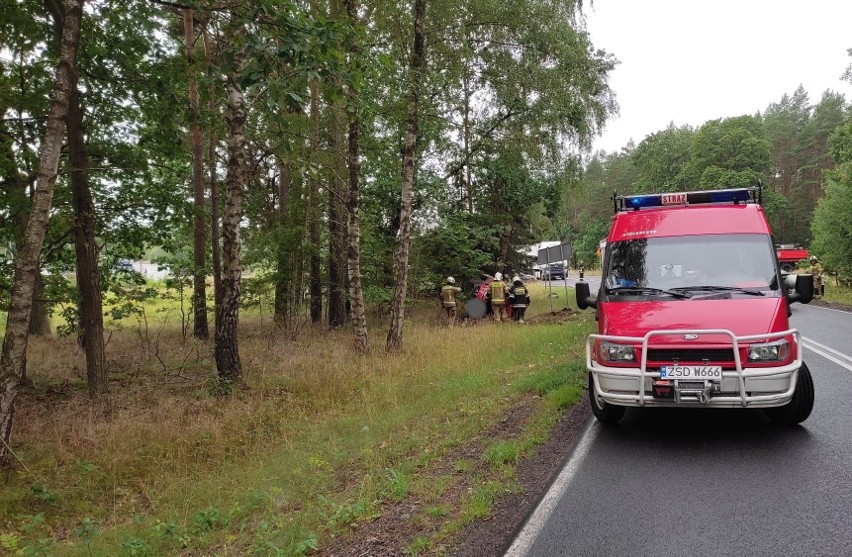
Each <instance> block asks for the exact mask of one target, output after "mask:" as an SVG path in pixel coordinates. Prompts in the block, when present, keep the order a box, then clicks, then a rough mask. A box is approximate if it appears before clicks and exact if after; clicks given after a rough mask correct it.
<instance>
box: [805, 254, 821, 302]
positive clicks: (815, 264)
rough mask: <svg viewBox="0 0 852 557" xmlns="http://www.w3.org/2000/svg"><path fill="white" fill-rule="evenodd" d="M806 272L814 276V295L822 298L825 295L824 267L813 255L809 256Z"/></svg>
mask: <svg viewBox="0 0 852 557" xmlns="http://www.w3.org/2000/svg"><path fill="white" fill-rule="evenodd" d="M808 272H809V273H810V274H812V275H813V276H814V297H815V298H817V299H819V298H822V297H823V296H825V279H824V277H823V272H824V269H823V268H822V264H821V263H820V262H819V259H817V258H816V256H815V255H812V256H811V266H810V267H808Z"/></svg>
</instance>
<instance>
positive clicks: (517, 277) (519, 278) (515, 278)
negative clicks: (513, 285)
mask: <svg viewBox="0 0 852 557" xmlns="http://www.w3.org/2000/svg"><path fill="white" fill-rule="evenodd" d="M519 280H521V277H519V276H518V275H515V276H513V277H512V282H518V281H519Z"/></svg>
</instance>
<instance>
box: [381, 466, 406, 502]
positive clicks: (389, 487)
mask: <svg viewBox="0 0 852 557" xmlns="http://www.w3.org/2000/svg"><path fill="white" fill-rule="evenodd" d="M386 471H387V478H386V480H385V488H384V492H383V495H384V496H385V497H388V498H390V499H392V500H394V501H402V500H403V499H405V498H406V497H407V496H408V491H409V482H408V476H407V475H406V473H405V472H403V471H401V470H397V469H394V468H388V469H387V470H386Z"/></svg>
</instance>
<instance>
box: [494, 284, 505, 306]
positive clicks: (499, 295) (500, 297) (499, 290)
mask: <svg viewBox="0 0 852 557" xmlns="http://www.w3.org/2000/svg"><path fill="white" fill-rule="evenodd" d="M504 301H506V297H505V293H504V291H503V283H502V282H500V281H497V280H495V281H494V282H492V283H491V303H492V304H493V303H502V302H504Z"/></svg>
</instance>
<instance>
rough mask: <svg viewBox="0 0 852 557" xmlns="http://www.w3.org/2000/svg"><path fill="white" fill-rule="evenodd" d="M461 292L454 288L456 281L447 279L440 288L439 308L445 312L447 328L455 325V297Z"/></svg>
mask: <svg viewBox="0 0 852 557" xmlns="http://www.w3.org/2000/svg"><path fill="white" fill-rule="evenodd" d="M459 292H461V288H459V287H458V286H456V279H454V278H453V277H447V280H446V283H445V284H444V286H442V287H441V307H443V308H444V311H446V312H447V326H448V327H450V328H451V329H452V328H453V327H455V325H456V306H457V305H458V300H457V299H456V295H458V293H459Z"/></svg>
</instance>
